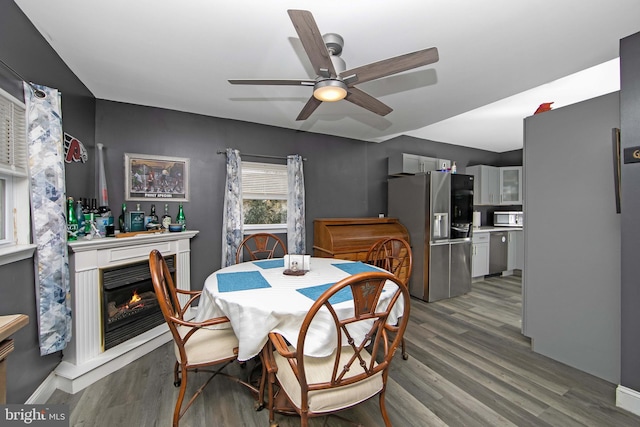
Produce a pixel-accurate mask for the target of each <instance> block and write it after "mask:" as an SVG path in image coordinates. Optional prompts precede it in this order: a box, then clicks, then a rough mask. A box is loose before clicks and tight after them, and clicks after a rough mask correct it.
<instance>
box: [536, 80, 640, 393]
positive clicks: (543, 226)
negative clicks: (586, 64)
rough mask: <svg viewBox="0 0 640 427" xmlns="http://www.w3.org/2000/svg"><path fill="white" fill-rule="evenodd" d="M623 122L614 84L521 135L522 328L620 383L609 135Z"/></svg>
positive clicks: (571, 361) (545, 346) (551, 352)
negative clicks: (612, 90)
mask: <svg viewBox="0 0 640 427" xmlns="http://www.w3.org/2000/svg"><path fill="white" fill-rule="evenodd" d="M619 126H620V113H619V94H618V92H615V93H611V94H608V95H604V96H601V97H598V98H594V99H591V100H588V101H584V102H580V103H577V104H573V105H570V106H567V107H563V108H558V109H556V110H552V111H549V112H546V113H542V114H538V115H535V116H531V117H528V118H526V119H525V142H524V171H525V181H524V184H525V185H524V196H525V200H524V210H525V214H526V217H525V229H524V232H525V268H524V332H525V335H527V336H529V337H531V338H532V344H533V350H534V351H536V352H538V353H541V354H544V355H546V356H549V357H551V358H552V359H555V360H559V361H561V362H564V363H566V364H567V365H570V366H573V367H576V368H578V369H581V370H583V371H585V372H589V373H591V374H593V375H596V376H598V377H600V378H603V379H605V380H608V381H611V382H613V383H616V384H617V383H618V381H619V380H620V215H617V214H616V212H615V193H614V172H613V149H612V137H611V135H612V128H618V127H619ZM625 208H626V207H625ZM636 361H637V359H636Z"/></svg>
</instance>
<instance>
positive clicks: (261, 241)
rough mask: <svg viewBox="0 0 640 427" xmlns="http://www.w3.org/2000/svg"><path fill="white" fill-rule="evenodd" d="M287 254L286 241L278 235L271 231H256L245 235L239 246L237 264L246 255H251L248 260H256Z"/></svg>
mask: <svg viewBox="0 0 640 427" xmlns="http://www.w3.org/2000/svg"><path fill="white" fill-rule="evenodd" d="M286 254H287V249H286V247H285V245H284V242H283V241H282V240H281V239H280V238H279V237H278V236H276V235H275V234H271V233H255V234H250V235H248V236H247V237H245V238H244V239H243V240H242V242H241V243H240V246H238V250H237V251H236V264H238V263H240V262H242V261H244V260H245V259H244V258H245V255H248V256H249V259H247V260H246V261H255V260H258V259H270V258H276V257H282V256H284V255H286Z"/></svg>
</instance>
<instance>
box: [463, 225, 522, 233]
mask: <svg viewBox="0 0 640 427" xmlns="http://www.w3.org/2000/svg"><path fill="white" fill-rule="evenodd" d="M492 231H522V227H494V226H493V225H485V226H482V227H478V228H473V232H474V233H490V232H492Z"/></svg>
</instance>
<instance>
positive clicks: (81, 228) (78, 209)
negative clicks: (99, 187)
mask: <svg viewBox="0 0 640 427" xmlns="http://www.w3.org/2000/svg"><path fill="white" fill-rule="evenodd" d="M80 199H81V198H80V197H78V201H77V202H76V208H75V209H76V219H77V220H78V237H82V236H84V232H85V224H84V213H82V200H80Z"/></svg>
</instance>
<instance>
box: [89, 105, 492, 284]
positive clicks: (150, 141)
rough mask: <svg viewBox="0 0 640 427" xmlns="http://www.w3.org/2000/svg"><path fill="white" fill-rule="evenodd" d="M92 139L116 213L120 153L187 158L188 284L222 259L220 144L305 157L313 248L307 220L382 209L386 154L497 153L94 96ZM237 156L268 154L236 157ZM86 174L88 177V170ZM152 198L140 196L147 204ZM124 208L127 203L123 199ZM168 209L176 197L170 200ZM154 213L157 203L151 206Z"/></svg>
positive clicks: (480, 159)
mask: <svg viewBox="0 0 640 427" xmlns="http://www.w3.org/2000/svg"><path fill="white" fill-rule="evenodd" d="M96 141H99V142H101V143H103V144H104V145H105V159H106V163H107V165H106V169H107V170H106V173H107V181H108V185H109V195H110V196H109V199H110V200H109V202H110V204H111V206H112V209H114V210H115V212H116V213H118V212H119V208H117V207H118V206H120V204H121V203H122V202H123V196H124V153H125V152H128V153H142V154H154V155H162V156H177V157H187V158H189V159H190V166H191V183H190V187H191V194H192V197H191V200H190V201H189V202H188V203H185V204H184V209H185V215H186V217H187V227H188V228H191V229H197V230H200V234H199V235H198V236H197V237H196V238H194V239H193V241H192V248H191V249H192V252H191V259H192V265H191V271H192V288H194V289H201V288H202V286H203V284H204V280H205V279H206V277H207V276H208V275H209V274H211V273H212V272H213V271H215V270H216V269H218V268H220V264H221V261H220V259H221V245H222V243H221V242H222V205H223V192H222V190H223V187H224V180H225V156H224V155H219V154H217V151H219V150H224V149H225V148H226V147H232V148H237V149H238V150H240V153H241V155H242V153H249V154H267V155H274V156H286V155H288V154H294V153H296V154H300V155H302V156H303V157H305V158H306V159H307V161H306V162H305V163H304V172H305V189H306V218H307V224H306V225H307V252H308V253H311V252H312V246H313V220H314V219H315V218H323V217H360V216H377V215H378V213H386V211H387V182H386V180H387V157H389V156H392V155H394V154H398V153H402V152H411V153H415V154H422V155H430V156H438V157H442V158H451V159H455V160H456V161H457V163H458V164H459V165H460V167H461V169H463V168H464V167H465V166H466V165H467V164H468V163H469V162H473V163H474V164H477V163H487V164H495V163H496V162H499V161H500V158H501V155H500V154H497V153H493V152H488V151H484V150H476V149H470V148H465V147H459V146H453V145H450V144H443V143H439V142H433V141H426V140H422V139H416V138H409V137H400V138H395V139H393V140H391V141H387V142H385V143H381V144H372V143H368V142H364V141H358V140H352V139H346V138H339V137H334V136H328V135H320V134H313V133H305V132H298V131H294V130H289V129H282V128H276V127H270V126H264V125H258V124H253V123H247V122H240V121H235V120H228V119H220V118H215V117H207V116H200V115H196V114H189V113H182V112H177V111H171V110H164V109H159V108H151V107H143V106H139V105H132V104H124V103H118V102H111V101H104V100H98V101H97V112H96ZM243 159H244V160H258V161H269V160H264V159H256V158H249V157H243ZM89 178H90V177H89ZM151 203H152V202H143V203H141V207H142V208H143V209H145V210H146V211H148V210H149V209H150V206H151ZM127 204H128V206H129V208H131V207H132V206H133V203H132V202H127ZM169 205H170V206H169V210H170V213H171V215H173V216H175V214H176V212H177V203H175V202H173V203H170V204H169ZM156 209H159V212H161V211H162V210H161V206H158V204H157V205H156Z"/></svg>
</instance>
